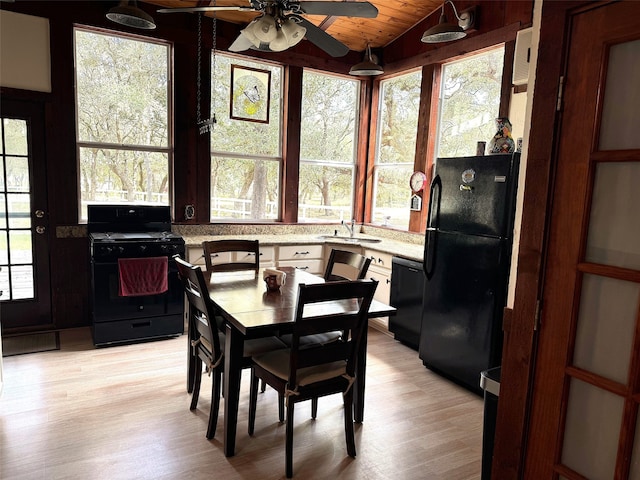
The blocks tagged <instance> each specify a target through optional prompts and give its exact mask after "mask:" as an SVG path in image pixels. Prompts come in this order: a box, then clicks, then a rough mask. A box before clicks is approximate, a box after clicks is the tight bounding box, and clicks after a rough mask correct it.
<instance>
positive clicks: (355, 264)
mask: <svg viewBox="0 0 640 480" xmlns="http://www.w3.org/2000/svg"><path fill="white" fill-rule="evenodd" d="M370 264H371V259H370V258H369V257H365V256H364V255H361V254H359V253H356V252H350V251H348V250H338V249H335V248H334V249H332V250H331V254H330V255H329V260H328V261H327V268H326V269H325V272H324V279H325V281H327V282H334V281H336V280H362V279H363V278H364V277H365V275H366V274H367V270H369V265H370ZM343 335H344V333H343V332H340V331H334V332H324V333H322V334H318V335H309V336H306V337H303V338H301V339H300V343H301V345H303V346H310V345H324V344H327V343H331V342H335V341H336V340H340V339H341V338H342V336H343ZM280 340H282V341H283V342H284V343H285V344H286V345H287V346H288V347H290V346H291V335H290V334H286V335H282V336H280Z"/></svg>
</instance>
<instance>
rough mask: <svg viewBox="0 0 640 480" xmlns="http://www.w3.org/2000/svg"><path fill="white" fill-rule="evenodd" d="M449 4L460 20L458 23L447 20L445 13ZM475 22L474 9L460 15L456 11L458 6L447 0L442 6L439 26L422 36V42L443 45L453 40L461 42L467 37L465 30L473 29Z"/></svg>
mask: <svg viewBox="0 0 640 480" xmlns="http://www.w3.org/2000/svg"><path fill="white" fill-rule="evenodd" d="M447 3H449V4H451V7H452V8H453V13H454V14H455V16H456V19H457V20H458V23H457V24H455V23H450V22H449V21H448V20H447V16H446V15H445V13H444V7H445V5H446V4H447ZM474 22H475V18H474V14H473V9H470V10H469V11H465V12H462V13H461V14H460V15H458V11H457V10H456V6H455V5H454V4H453V2H452V1H451V0H446V1H445V2H444V3H443V4H442V10H441V12H440V21H439V22H438V24H437V25H435V26H433V27H431V28H429V29H428V30H427V31H426V32H424V34H423V35H422V38H421V41H422V42H423V43H442V42H451V41H453V40H459V39H461V38H464V37H466V36H467V33H466V32H465V30H468V29H470V28H471V27H473V24H474Z"/></svg>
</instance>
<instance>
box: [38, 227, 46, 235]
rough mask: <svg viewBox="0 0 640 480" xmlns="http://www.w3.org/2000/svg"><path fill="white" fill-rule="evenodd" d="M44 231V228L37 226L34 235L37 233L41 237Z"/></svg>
mask: <svg viewBox="0 0 640 480" xmlns="http://www.w3.org/2000/svg"><path fill="white" fill-rule="evenodd" d="M44 231H45V228H44V227H43V226H42V225H38V226H37V227H36V233H39V234H40V235H42V234H43V233H44Z"/></svg>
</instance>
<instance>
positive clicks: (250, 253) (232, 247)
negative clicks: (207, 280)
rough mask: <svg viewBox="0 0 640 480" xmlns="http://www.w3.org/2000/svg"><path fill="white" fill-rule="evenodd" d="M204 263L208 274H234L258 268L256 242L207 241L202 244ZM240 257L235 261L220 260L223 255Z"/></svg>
mask: <svg viewBox="0 0 640 480" xmlns="http://www.w3.org/2000/svg"><path fill="white" fill-rule="evenodd" d="M202 249H203V250H204V262H205V265H206V267H207V271H209V272H235V271H239V270H255V271H256V272H257V271H258V269H259V268H260V245H259V243H258V240H233V239H232V240H208V241H204V242H202ZM225 253H226V254H229V255H232V254H236V255H241V257H240V258H237V259H235V260H231V261H228V260H220V259H221V258H224V257H223V254H225Z"/></svg>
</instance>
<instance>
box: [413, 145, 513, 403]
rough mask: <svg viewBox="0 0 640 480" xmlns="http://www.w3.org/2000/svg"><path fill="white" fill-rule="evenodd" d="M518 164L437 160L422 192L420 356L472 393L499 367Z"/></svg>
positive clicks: (496, 158) (502, 157)
mask: <svg viewBox="0 0 640 480" xmlns="http://www.w3.org/2000/svg"><path fill="white" fill-rule="evenodd" d="M519 160H520V154H519V153H514V154H499V155H487V156H478V157H460V158H439V159H438V160H437V161H436V166H435V171H434V177H433V181H432V182H431V188H430V192H429V212H428V217H427V230H426V233H425V251H424V260H423V262H424V265H423V266H424V274H425V277H426V278H425V285H424V294H423V303H422V322H421V330H420V348H419V355H420V359H421V360H422V362H423V364H424V365H425V366H426V367H427V368H429V369H430V370H433V371H434V372H436V373H439V374H441V375H442V376H444V377H447V378H449V379H450V380H453V381H454V382H456V383H458V384H460V385H462V386H464V387H466V388H468V389H469V390H471V391H473V392H476V393H478V394H481V393H482V390H481V388H480V373H481V372H482V371H483V370H487V369H489V368H492V367H496V366H498V365H500V362H501V356H502V315H503V309H504V306H505V304H506V298H507V283H508V277H509V268H510V260H511V246H512V233H513V221H514V210H515V195H516V187H517V182H518V164H519Z"/></svg>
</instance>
